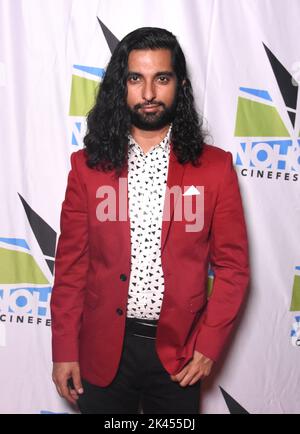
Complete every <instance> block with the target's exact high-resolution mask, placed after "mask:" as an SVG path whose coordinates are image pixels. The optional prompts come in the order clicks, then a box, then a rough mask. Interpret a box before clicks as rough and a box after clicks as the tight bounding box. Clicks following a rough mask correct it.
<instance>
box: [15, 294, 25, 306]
mask: <svg viewBox="0 0 300 434" xmlns="http://www.w3.org/2000/svg"><path fill="white" fill-rule="evenodd" d="M26 304H27V298H26V297H24V295H20V297H18V298H17V299H16V305H17V306H19V307H24V306H26Z"/></svg>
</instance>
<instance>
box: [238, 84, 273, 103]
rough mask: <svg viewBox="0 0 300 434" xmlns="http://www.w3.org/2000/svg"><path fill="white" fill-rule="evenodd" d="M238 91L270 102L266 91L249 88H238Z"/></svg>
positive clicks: (270, 99)
mask: <svg viewBox="0 0 300 434" xmlns="http://www.w3.org/2000/svg"><path fill="white" fill-rule="evenodd" d="M240 90H241V91H242V92H246V93H250V94H251V95H255V96H258V97H259V98H263V99H266V100H267V101H272V98H271V97H270V94H269V92H268V91H266V90H260V89H251V88H249V87H240Z"/></svg>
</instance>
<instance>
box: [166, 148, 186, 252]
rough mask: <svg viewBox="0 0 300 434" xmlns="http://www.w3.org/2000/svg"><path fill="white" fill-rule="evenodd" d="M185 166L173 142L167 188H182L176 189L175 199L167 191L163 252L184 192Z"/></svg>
mask: <svg viewBox="0 0 300 434" xmlns="http://www.w3.org/2000/svg"><path fill="white" fill-rule="evenodd" d="M185 167H186V165H183V164H180V163H179V162H178V161H177V157H176V155H175V154H174V152H173V144H172V143H171V149H170V160H169V168H168V176H167V190H170V189H171V188H172V187H174V186H177V187H180V188H176V189H174V192H175V194H174V200H173V199H172V200H169V199H170V196H169V195H168V194H167V191H166V195H165V202H164V210H163V222H162V232H161V253H162V252H163V249H164V247H165V244H166V240H167V236H168V232H169V230H170V225H171V222H172V221H173V217H174V208H175V206H176V202H177V200H178V198H179V197H180V196H181V194H182V180H183V174H184V171H185ZM172 197H173V194H172Z"/></svg>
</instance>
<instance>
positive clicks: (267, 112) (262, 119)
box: [234, 44, 300, 182]
mask: <svg viewBox="0 0 300 434" xmlns="http://www.w3.org/2000/svg"><path fill="white" fill-rule="evenodd" d="M263 46H264V49H265V52H266V55H267V57H268V60H269V63H270V66H271V68H272V70H273V73H274V80H276V82H277V85H278V88H279V91H280V94H281V97H282V104H281V106H280V107H276V105H275V104H274V101H273V99H272V95H271V94H270V92H269V91H268V90H266V89H253V88H249V87H240V93H241V95H240V96H239V97H238V104H237V114H236V123H235V132H234V135H235V137H238V138H239V143H238V147H237V148H238V151H237V155H236V160H235V164H236V167H237V168H238V169H239V171H240V173H241V175H242V176H245V177H253V178H258V179H261V178H263V179H265V180H275V181H279V180H284V181H292V182H293V181H298V179H299V168H300V140H299V127H298V126H297V125H298V123H297V98H298V83H297V82H296V81H295V79H294V78H293V77H292V75H291V74H290V73H289V72H288V70H287V69H286V68H285V67H284V66H283V65H282V64H281V63H280V61H279V60H278V59H277V58H276V57H275V55H274V54H273V53H272V52H271V51H270V50H269V48H268V47H266V46H265V45H264V44H263ZM241 139H242V141H241Z"/></svg>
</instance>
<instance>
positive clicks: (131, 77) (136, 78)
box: [128, 74, 140, 83]
mask: <svg viewBox="0 0 300 434" xmlns="http://www.w3.org/2000/svg"><path fill="white" fill-rule="evenodd" d="M139 79H140V76H139V75H137V74H131V75H129V77H128V81H131V83H136V82H138V81H139Z"/></svg>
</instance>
